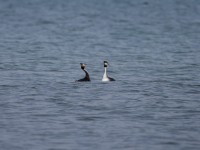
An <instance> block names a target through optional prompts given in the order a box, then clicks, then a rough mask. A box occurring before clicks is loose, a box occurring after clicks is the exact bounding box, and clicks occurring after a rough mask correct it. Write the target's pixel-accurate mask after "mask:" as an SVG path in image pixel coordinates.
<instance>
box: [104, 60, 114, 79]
mask: <svg viewBox="0 0 200 150" xmlns="http://www.w3.org/2000/svg"><path fill="white" fill-rule="evenodd" d="M108 65H109V64H108V62H107V61H104V75H103V78H102V81H115V79H113V78H111V77H108V75H107V67H108Z"/></svg>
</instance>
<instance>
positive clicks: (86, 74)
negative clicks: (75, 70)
mask: <svg viewBox="0 0 200 150" xmlns="http://www.w3.org/2000/svg"><path fill="white" fill-rule="evenodd" d="M80 65H81V69H82V70H83V71H84V72H85V77H84V78H83V79H79V80H76V82H84V81H90V75H89V73H88V72H87V70H86V69H85V67H86V65H85V64H84V63H80Z"/></svg>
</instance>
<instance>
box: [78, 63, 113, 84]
mask: <svg viewBox="0 0 200 150" xmlns="http://www.w3.org/2000/svg"><path fill="white" fill-rule="evenodd" d="M103 63H104V74H103V78H102V81H104V82H106V81H115V79H113V78H111V77H109V76H108V75H107V67H108V65H109V64H108V61H104V62H103ZM80 65H81V69H82V70H83V71H84V72H85V77H84V78H83V79H79V80H77V82H84V81H91V80H90V75H89V73H88V72H87V70H86V69H85V67H86V65H85V64H84V63H80Z"/></svg>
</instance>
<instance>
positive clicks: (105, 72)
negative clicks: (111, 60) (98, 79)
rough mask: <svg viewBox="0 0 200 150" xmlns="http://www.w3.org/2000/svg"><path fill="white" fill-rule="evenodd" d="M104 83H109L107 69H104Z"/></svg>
mask: <svg viewBox="0 0 200 150" xmlns="http://www.w3.org/2000/svg"><path fill="white" fill-rule="evenodd" d="M102 81H109V79H108V75H107V67H104V74H103V79H102Z"/></svg>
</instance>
